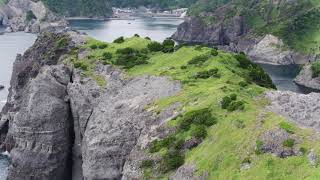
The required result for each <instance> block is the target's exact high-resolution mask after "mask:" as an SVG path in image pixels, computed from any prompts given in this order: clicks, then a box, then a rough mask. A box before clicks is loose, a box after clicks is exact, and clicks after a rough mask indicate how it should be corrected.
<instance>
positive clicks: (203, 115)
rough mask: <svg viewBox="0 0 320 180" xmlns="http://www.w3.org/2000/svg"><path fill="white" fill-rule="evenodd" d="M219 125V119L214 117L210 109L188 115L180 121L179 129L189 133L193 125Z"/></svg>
mask: <svg viewBox="0 0 320 180" xmlns="http://www.w3.org/2000/svg"><path fill="white" fill-rule="evenodd" d="M216 123H217V119H216V118H215V117H213V116H212V114H211V111H210V110H209V109H208V108H205V109H200V110H195V111H191V112H188V113H186V114H185V115H184V116H183V117H182V119H181V120H180V124H179V129H180V130H184V131H187V130H189V129H190V126H191V125H192V124H195V125H205V126H207V127H209V126H213V125H215V124H216Z"/></svg>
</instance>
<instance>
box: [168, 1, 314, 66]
mask: <svg viewBox="0 0 320 180" xmlns="http://www.w3.org/2000/svg"><path fill="white" fill-rule="evenodd" d="M227 8H228V7H221V8H218V9H217V10H216V11H215V12H214V13H208V14H204V15H203V16H212V17H214V18H215V19H216V21H217V22H215V23H214V24H212V25H206V24H205V23H203V22H202V21H201V20H200V19H199V18H196V17H189V18H187V19H186V20H185V21H184V22H183V23H182V24H181V25H179V27H178V29H177V31H176V32H175V34H173V36H172V38H173V39H175V40H177V41H180V42H187V43H205V44H213V45H216V46H218V47H219V48H221V49H224V50H228V51H233V52H241V51H243V52H245V53H247V54H248V55H249V56H250V58H251V59H252V60H253V61H254V62H257V63H263V64H272V65H288V64H304V63H306V62H308V61H314V60H315V57H308V56H305V55H302V54H299V53H297V52H294V51H291V50H286V49H285V48H284V44H283V42H282V41H281V40H280V39H279V38H277V37H275V36H273V35H271V34H267V35H265V36H263V37H257V36H256V35H252V34H251V33H250V30H249V29H248V27H246V19H245V17H240V16H235V17H233V18H232V19H228V20H224V19H225V16H224V15H225V13H226V12H228V11H227V10H226V9H227ZM226 16H227V15H226Z"/></svg>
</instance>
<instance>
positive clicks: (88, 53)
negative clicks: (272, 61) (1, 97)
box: [0, 31, 320, 180]
mask: <svg viewBox="0 0 320 180" xmlns="http://www.w3.org/2000/svg"><path fill="white" fill-rule="evenodd" d="M151 42H152V41H150V40H147V39H143V38H138V37H133V38H128V39H124V42H121V43H103V42H99V41H97V40H94V39H91V38H89V37H86V36H84V35H81V34H79V33H77V32H73V31H69V32H62V33H42V34H40V36H39V37H38V39H37V40H36V42H35V44H34V45H33V46H32V47H31V48H30V49H29V50H27V51H26V53H25V54H24V55H18V56H17V59H16V61H15V63H14V69H13V73H12V79H11V88H10V94H9V96H8V102H7V104H6V106H5V107H4V109H3V110H2V113H1V121H0V140H1V141H0V144H1V150H2V151H5V150H7V151H9V152H10V154H11V164H10V167H9V174H8V177H7V179H10V180H11V179H12V180H13V179H30V180H31V179H48V180H60V179H74V180H81V179H88V180H93V179H123V180H129V179H130V180H131V179H160V178H167V179H168V178H169V179H172V180H180V179H213V178H215V177H218V178H217V179H229V178H231V177H235V176H239V177H241V178H248V177H249V178H251V177H252V178H254V177H256V176H257V175H256V174H257V173H258V174H259V175H260V176H262V177H263V178H267V177H270V176H272V178H277V177H283V173H286V174H288V172H290V173H289V174H290V175H291V174H292V176H294V177H298V178H300V177H306V176H310V177H313V176H316V175H317V172H319V167H318V166H317V161H316V160H317V157H318V154H319V153H320V152H319V151H318V149H320V148H319V147H320V143H319V141H318V137H317V135H316V133H315V132H308V133H306V132H305V131H304V130H302V129H300V128H299V126H298V125H301V124H302V125H305V126H308V127H313V128H315V130H318V128H317V127H318V126H317V123H318V120H317V119H318V116H319V110H318V109H319V108H318V107H317V106H315V104H314V103H315V102H316V101H317V100H318V99H319V95H318V94H312V95H305V96H297V97H296V98H295V96H294V95H291V94H287V93H281V92H269V93H267V95H265V92H266V91H269V90H268V89H267V88H264V87H270V86H266V85H267V84H268V83H269V81H266V79H268V78H267V77H266V76H265V75H264V74H261V73H263V70H262V69H260V68H259V66H257V65H253V64H252V68H251V69H247V67H246V66H244V65H243V64H246V63H251V62H250V61H249V60H248V59H246V57H245V56H244V55H243V54H230V53H227V52H225V51H221V50H218V51H217V50H215V49H212V48H207V47H180V46H177V47H176V48H175V50H172V51H171V52H167V51H165V52H160V50H159V52H153V50H154V49H153V48H152V46H151V45H152V44H154V43H151ZM150 44H151V45H150ZM167 48H168V47H167ZM172 48H173V47H172ZM157 51H158V50H157ZM129 65H130V66H129ZM261 71H262V72H261ZM261 76H263V77H262V78H261ZM258 84H259V85H260V86H259V85H258ZM262 86H264V87H262ZM311 100H312V101H311ZM269 101H271V102H270V103H267V102H269ZM305 102H306V103H308V104H307V105H304V104H303V103H305ZM267 105H270V106H268V107H267V108H266V106H267ZM280 106H281V108H278V107H280ZM301 106H303V107H304V108H301ZM290 108H293V109H292V110H290ZM270 112H275V113H280V114H282V115H284V117H285V118H288V119H290V120H291V121H292V122H297V125H293V124H288V122H287V121H285V120H284V119H283V118H280V117H279V116H278V115H276V114H273V113H270ZM304 119H306V120H307V121H305V122H304ZM283 124H284V125H283ZM311 152H312V153H311ZM305 153H308V154H310V157H311V158H310V159H311V160H309V159H308V157H309V156H308V157H306V156H305V155H304V154H305ZM290 156H294V158H288V157H290ZM230 158H231V159H230ZM292 159H295V160H297V161H298V162H299V167H300V168H301V169H302V170H301V171H298V172H297V171H296V169H295V168H293V167H295V166H296V162H292ZM270 162H272V163H270ZM267 163H269V164H268V166H267V167H266V166H265V164H267ZM310 164H312V168H310ZM213 167H214V170H213V169H212V168H213ZM226 169H227V171H226ZM269 171H273V172H274V173H273V174H272V175H270V174H269V173H262V174H261V172H269ZM217 173H218V174H219V175H217ZM288 176H289V175H288Z"/></svg>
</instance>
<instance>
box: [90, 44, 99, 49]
mask: <svg viewBox="0 0 320 180" xmlns="http://www.w3.org/2000/svg"><path fill="white" fill-rule="evenodd" d="M90 48H91V49H97V48H98V45H96V44H91V45H90Z"/></svg>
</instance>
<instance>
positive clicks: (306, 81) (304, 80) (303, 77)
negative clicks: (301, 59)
mask: <svg viewBox="0 0 320 180" xmlns="http://www.w3.org/2000/svg"><path fill="white" fill-rule="evenodd" d="M294 82H295V83H297V84H299V85H301V86H305V87H308V88H311V89H315V90H320V77H315V78H313V77H312V69H311V64H307V65H305V66H304V67H303V68H302V70H301V71H300V73H299V75H298V76H297V77H296V78H295V80H294Z"/></svg>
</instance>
